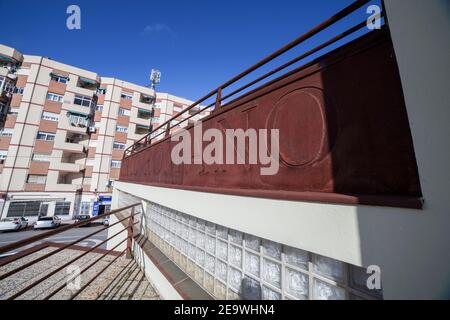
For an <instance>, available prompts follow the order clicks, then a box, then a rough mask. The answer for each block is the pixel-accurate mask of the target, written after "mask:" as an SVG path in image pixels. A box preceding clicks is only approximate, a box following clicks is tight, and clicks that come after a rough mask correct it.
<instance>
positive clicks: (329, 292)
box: [314, 279, 345, 300]
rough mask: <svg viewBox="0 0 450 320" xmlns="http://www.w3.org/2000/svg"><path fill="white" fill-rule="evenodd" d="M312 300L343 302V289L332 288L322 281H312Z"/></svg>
mask: <svg viewBox="0 0 450 320" xmlns="http://www.w3.org/2000/svg"><path fill="white" fill-rule="evenodd" d="M314 299H315V300H344V299H345V291H344V289H342V288H340V287H336V286H332V285H330V284H327V283H325V282H323V281H320V280H317V279H315V280H314Z"/></svg>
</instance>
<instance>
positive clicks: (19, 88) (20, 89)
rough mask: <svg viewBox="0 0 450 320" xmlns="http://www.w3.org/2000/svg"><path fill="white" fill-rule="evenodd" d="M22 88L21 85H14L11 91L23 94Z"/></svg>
mask: <svg viewBox="0 0 450 320" xmlns="http://www.w3.org/2000/svg"><path fill="white" fill-rule="evenodd" d="M24 89H25V88H23V87H15V88H14V91H13V93H14V94H23V90H24Z"/></svg>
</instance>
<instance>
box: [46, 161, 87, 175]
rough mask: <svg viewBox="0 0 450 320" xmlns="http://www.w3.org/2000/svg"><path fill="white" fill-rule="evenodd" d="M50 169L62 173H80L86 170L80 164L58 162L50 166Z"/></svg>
mask: <svg viewBox="0 0 450 320" xmlns="http://www.w3.org/2000/svg"><path fill="white" fill-rule="evenodd" d="M50 169H53V170H58V171H60V172H69V173H79V172H80V171H82V170H83V169H84V165H82V164H78V163H68V162H57V163H52V164H51V165H50Z"/></svg>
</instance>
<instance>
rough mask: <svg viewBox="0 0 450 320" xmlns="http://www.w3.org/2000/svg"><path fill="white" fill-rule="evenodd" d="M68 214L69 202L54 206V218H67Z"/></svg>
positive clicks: (57, 203)
mask: <svg viewBox="0 0 450 320" xmlns="http://www.w3.org/2000/svg"><path fill="white" fill-rule="evenodd" d="M69 213H70V202H69V201H64V202H56V204H55V216H67V215H69Z"/></svg>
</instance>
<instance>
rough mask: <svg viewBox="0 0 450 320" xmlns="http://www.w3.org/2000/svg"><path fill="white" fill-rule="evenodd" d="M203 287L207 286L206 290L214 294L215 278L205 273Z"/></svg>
mask: <svg viewBox="0 0 450 320" xmlns="http://www.w3.org/2000/svg"><path fill="white" fill-rule="evenodd" d="M203 285H204V286H205V288H206V290H208V291H209V292H211V293H213V292H214V277H213V276H212V275H210V274H209V273H207V272H205V275H204V276H203Z"/></svg>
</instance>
